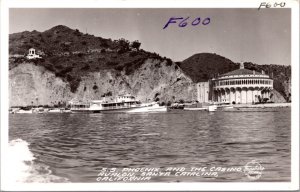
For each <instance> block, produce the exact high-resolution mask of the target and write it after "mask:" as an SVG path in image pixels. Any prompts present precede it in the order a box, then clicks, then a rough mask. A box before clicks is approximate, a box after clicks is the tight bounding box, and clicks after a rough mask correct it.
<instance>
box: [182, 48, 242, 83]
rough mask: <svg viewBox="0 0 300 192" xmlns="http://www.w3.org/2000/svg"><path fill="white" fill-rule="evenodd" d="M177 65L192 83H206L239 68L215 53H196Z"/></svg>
mask: <svg viewBox="0 0 300 192" xmlns="http://www.w3.org/2000/svg"><path fill="white" fill-rule="evenodd" d="M178 64H179V66H180V68H181V69H182V70H183V71H184V72H185V73H186V74H187V75H189V76H190V77H191V78H192V80H193V81H194V82H200V81H207V80H208V79H210V78H212V77H214V76H216V75H218V74H223V73H227V72H229V71H233V70H235V69H238V68H239V64H236V63H234V62H232V61H231V60H229V59H227V58H225V57H223V56H220V55H217V54H215V53H198V54H195V55H193V56H191V57H189V58H187V59H185V60H184V61H182V62H181V63H178Z"/></svg>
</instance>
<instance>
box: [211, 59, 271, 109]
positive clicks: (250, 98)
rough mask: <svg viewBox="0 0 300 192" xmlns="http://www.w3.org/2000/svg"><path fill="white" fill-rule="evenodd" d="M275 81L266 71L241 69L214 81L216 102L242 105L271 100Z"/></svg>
mask: <svg viewBox="0 0 300 192" xmlns="http://www.w3.org/2000/svg"><path fill="white" fill-rule="evenodd" d="M272 89H273V80H272V79H271V78H270V77H269V75H266V74H265V73H264V71H262V72H261V73H260V72H257V71H255V70H249V69H245V68H244V65H243V64H241V66H240V69H237V70H234V71H231V72H228V73H225V74H222V75H219V76H218V77H217V78H214V79H212V90H211V91H212V93H213V94H212V95H213V101H214V102H220V103H230V104H240V103H255V102H259V101H262V100H270V91H271V90H272Z"/></svg>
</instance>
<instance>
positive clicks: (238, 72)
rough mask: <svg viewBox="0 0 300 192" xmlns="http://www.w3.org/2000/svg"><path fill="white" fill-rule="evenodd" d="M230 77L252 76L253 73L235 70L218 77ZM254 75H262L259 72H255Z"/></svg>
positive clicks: (247, 70) (246, 70)
mask: <svg viewBox="0 0 300 192" xmlns="http://www.w3.org/2000/svg"><path fill="white" fill-rule="evenodd" d="M231 75H253V71H252V70H249V69H236V70H234V71H230V72H228V73H224V74H222V75H220V76H231ZM255 75H262V74H261V73H260V72H257V71H255Z"/></svg>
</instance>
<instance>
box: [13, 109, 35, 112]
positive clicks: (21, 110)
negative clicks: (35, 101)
mask: <svg viewBox="0 0 300 192" xmlns="http://www.w3.org/2000/svg"><path fill="white" fill-rule="evenodd" d="M16 113H33V111H32V110H23V109H20V110H19V111H17V112H16Z"/></svg>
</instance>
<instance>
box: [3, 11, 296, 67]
mask: <svg viewBox="0 0 300 192" xmlns="http://www.w3.org/2000/svg"><path fill="white" fill-rule="evenodd" d="M172 17H175V18H181V17H182V18H187V17H189V18H188V20H187V23H188V24H187V25H186V26H185V27H179V26H178V24H179V23H180V21H182V20H183V19H182V20H176V21H175V22H176V23H170V24H169V25H168V27H167V28H165V29H163V28H164V26H165V25H166V24H167V23H168V21H169V19H170V18H172ZM199 17H200V24H198V25H195V26H193V25H192V24H191V23H192V22H193V21H194V20H195V19H197V18H199ZM205 18H209V19H210V23H208V24H207V25H203V24H202V22H203V20H204V19H205ZM197 21H198V20H196V21H195V23H197ZM206 21H207V20H206ZM56 25H66V26H68V27H70V28H72V29H79V30H80V31H81V32H84V33H85V32H87V33H89V34H93V35H95V36H100V37H103V38H111V39H113V40H114V39H120V38H125V39H128V40H130V41H134V40H139V41H140V42H141V43H142V44H141V48H142V49H144V50H146V51H150V52H156V53H158V54H160V55H161V56H166V57H169V58H171V59H172V60H174V61H183V60H184V59H187V58H188V57H190V56H192V55H194V54H196V53H216V54H219V55H222V56H224V57H226V58H228V59H230V60H232V61H233V62H253V63H257V64H281V65H290V64H291V10H290V9H261V10H259V11H258V10H257V9H250V8H247V9H245V8H244V9H228V8H227V9H222V8H214V9H208V8H206V9H204V8H202V9H199V8H190V9H174V8H173V9H149V8H148V9H115V8H106V9H99V8H93V9H92V8H88V9H79V8H74V9H65V8H60V9H57V8H56V9H54V8H13V9H12V8H11V9H10V10H9V33H17V32H22V31H33V30H37V31H40V32H42V31H45V30H48V29H50V28H52V27H54V26H56Z"/></svg>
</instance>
